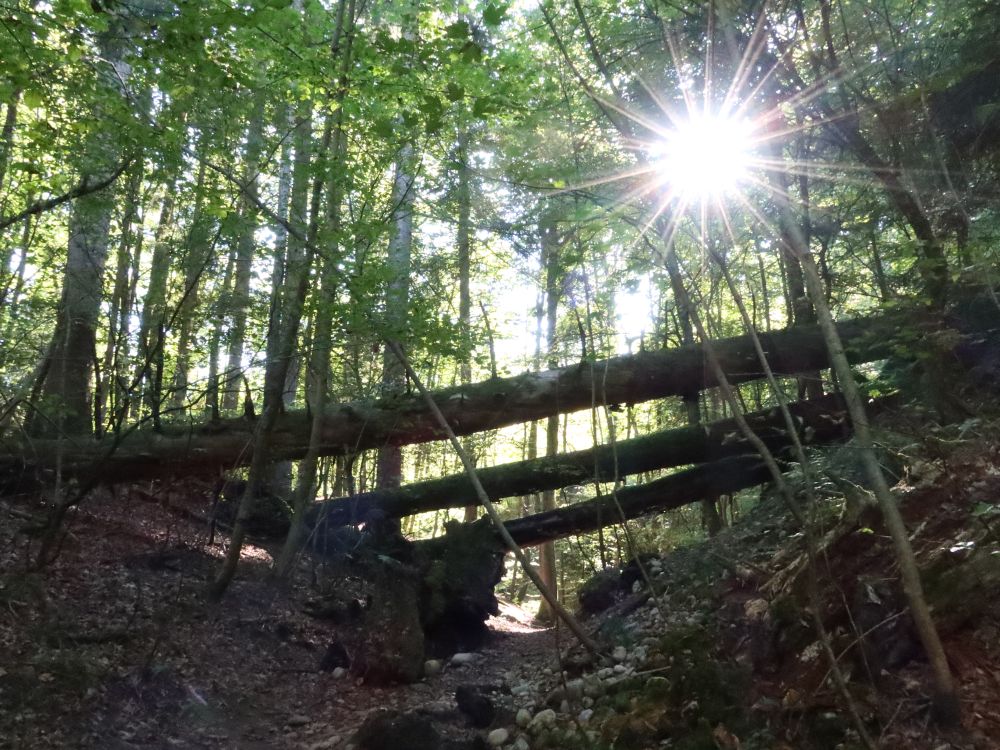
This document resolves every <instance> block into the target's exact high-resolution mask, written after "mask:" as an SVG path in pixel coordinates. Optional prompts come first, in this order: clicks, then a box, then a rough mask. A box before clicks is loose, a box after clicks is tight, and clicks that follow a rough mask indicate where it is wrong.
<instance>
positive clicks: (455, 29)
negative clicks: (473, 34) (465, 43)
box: [444, 21, 469, 39]
mask: <svg viewBox="0 0 1000 750" xmlns="http://www.w3.org/2000/svg"><path fill="white" fill-rule="evenodd" d="M444 33H445V35H446V36H447V37H448V38H449V39H468V38H469V23H468V22H467V21H455V23H453V24H451V25H449V26H446V27H445V29H444Z"/></svg>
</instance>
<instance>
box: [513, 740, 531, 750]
mask: <svg viewBox="0 0 1000 750" xmlns="http://www.w3.org/2000/svg"><path fill="white" fill-rule="evenodd" d="M513 748H514V750H531V745H529V744H528V741H527V740H526V739H525V738H524V737H518V738H517V739H516V740H515V741H514V745H513Z"/></svg>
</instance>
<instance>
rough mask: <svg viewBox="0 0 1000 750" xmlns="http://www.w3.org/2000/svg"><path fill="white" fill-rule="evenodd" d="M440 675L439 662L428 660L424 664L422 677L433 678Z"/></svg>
mask: <svg viewBox="0 0 1000 750" xmlns="http://www.w3.org/2000/svg"><path fill="white" fill-rule="evenodd" d="M440 673H441V662H440V661H438V660H437V659H428V660H427V661H425V662H424V677H433V676H434V675H437V674H440Z"/></svg>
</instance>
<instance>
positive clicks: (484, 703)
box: [455, 685, 497, 729]
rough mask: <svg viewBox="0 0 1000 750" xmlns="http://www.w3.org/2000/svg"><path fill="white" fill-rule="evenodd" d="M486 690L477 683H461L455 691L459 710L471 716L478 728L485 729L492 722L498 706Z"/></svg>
mask: <svg viewBox="0 0 1000 750" xmlns="http://www.w3.org/2000/svg"><path fill="white" fill-rule="evenodd" d="M486 692H487V691H485V690H484V689H483V688H481V687H479V686H476V685H459V687H458V689H457V690H456V691H455V702H456V703H457V704H458V710H459V711H461V712H462V713H463V714H465V715H466V716H467V717H469V721H470V722H471V723H472V726H474V727H477V728H478V729H484V728H486V727H488V726H489V725H490V724H492V723H493V719H494V718H496V714H497V710H496V706H494V705H493V701H492V700H490V699H489V698H488V697H487V696H486V695H485V693H486Z"/></svg>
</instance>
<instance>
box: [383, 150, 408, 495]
mask: <svg viewBox="0 0 1000 750" xmlns="http://www.w3.org/2000/svg"><path fill="white" fill-rule="evenodd" d="M415 167H416V159H415V154H414V149H413V144H412V143H404V144H403V145H402V146H401V147H400V149H399V151H398V153H397V154H396V168H395V178H394V180H393V187H392V197H391V200H392V206H393V210H392V237H391V239H390V241H389V250H388V258H387V260H386V265H387V266H388V268H389V285H388V288H387V289H386V316H385V317H386V328H387V330H388V331H389V335H388V336H387V341H389V342H390V343H392V342H396V343H401V342H402V340H403V338H404V333H405V330H406V318H407V314H406V310H407V307H408V305H409V298H410V252H411V249H412V245H413V204H414V200H415V198H416V194H415V188H414V182H415V178H414V169H415ZM401 345H402V344H401ZM405 387H406V373H405V370H404V369H403V366H402V364H401V363H400V362H399V361H398V359H397V358H396V357H395V356H394V355H393V354H392V351H391V350H390V347H389V346H386V348H385V351H384V354H383V360H382V395H383V397H388V396H390V395H392V394H398V393H401V392H402V391H403V390H404V388H405ZM402 477H403V451H402V449H401V448H400V447H399V446H398V445H387V446H384V447H382V448H380V449H379V452H378V464H377V469H376V485H377V486H378V487H380V488H381V487H398V486H399V484H400V482H401V481H402Z"/></svg>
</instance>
